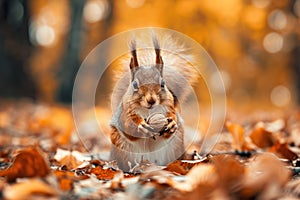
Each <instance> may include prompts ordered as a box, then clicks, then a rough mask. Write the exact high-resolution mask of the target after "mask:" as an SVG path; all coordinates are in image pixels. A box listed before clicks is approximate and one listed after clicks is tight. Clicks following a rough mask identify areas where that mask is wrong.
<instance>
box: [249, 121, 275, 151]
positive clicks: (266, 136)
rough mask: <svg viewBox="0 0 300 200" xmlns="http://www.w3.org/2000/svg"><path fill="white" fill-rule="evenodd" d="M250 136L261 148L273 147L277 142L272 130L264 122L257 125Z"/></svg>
mask: <svg viewBox="0 0 300 200" xmlns="http://www.w3.org/2000/svg"><path fill="white" fill-rule="evenodd" d="M249 137H250V138H251V140H252V142H253V143H254V144H255V145H256V146H257V147H259V148H266V147H271V146H273V145H274V144H275V143H276V138H275V137H274V136H273V134H272V132H269V131H267V130H266V129H265V127H264V124H263V123H262V122H261V123H257V124H256V125H255V127H254V128H253V130H252V131H251V133H250V135H249Z"/></svg>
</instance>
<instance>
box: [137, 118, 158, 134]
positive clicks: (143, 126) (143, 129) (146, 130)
mask: <svg viewBox="0 0 300 200" xmlns="http://www.w3.org/2000/svg"><path fill="white" fill-rule="evenodd" d="M138 132H139V133H141V134H142V137H143V138H148V137H154V138H155V133H154V129H153V128H152V127H151V126H150V125H149V124H147V123H146V122H145V121H143V122H141V123H140V124H139V125H138Z"/></svg>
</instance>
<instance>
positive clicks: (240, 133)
mask: <svg viewBox="0 0 300 200" xmlns="http://www.w3.org/2000/svg"><path fill="white" fill-rule="evenodd" d="M226 127H227V129H228V131H229V132H230V134H231V136H232V148H233V149H235V150H239V151H243V150H244V148H243V146H244V142H245V141H244V138H245V136H244V134H245V129H244V128H243V127H242V126H241V125H239V124H234V123H232V122H226Z"/></svg>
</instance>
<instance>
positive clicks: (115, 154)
mask: <svg viewBox="0 0 300 200" xmlns="http://www.w3.org/2000/svg"><path fill="white" fill-rule="evenodd" d="M168 41H170V40H168ZM152 43H153V47H154V49H149V48H147V49H141V50H140V51H139V50H138V49H137V48H136V44H137V43H136V40H131V44H130V59H129V61H130V63H129V69H130V71H129V72H127V73H125V74H124V76H123V77H122V78H121V79H120V80H119V82H118V83H117V85H116V86H115V89H114V93H113V95H112V107H113V116H112V119H111V123H110V126H111V134H110V137H111V143H112V145H111V152H110V157H111V160H116V161H117V163H118V166H119V168H120V169H122V170H123V171H130V170H131V169H132V167H133V165H134V164H136V163H139V162H141V161H143V160H148V161H150V162H152V163H155V164H157V165H167V164H168V163H169V162H172V161H174V160H176V159H179V158H180V157H182V156H183V155H184V127H183V119H182V117H181V114H180V102H182V101H183V100H184V99H185V97H186V96H187V94H188V91H187V85H189V84H192V83H193V82H194V81H195V80H196V78H197V77H196V73H195V71H193V67H192V66H191V64H190V63H189V61H188V60H185V57H184V55H183V56H182V54H185V53H186V52H187V51H186V50H185V49H184V47H182V46H180V45H176V44H174V43H175V42H173V41H171V43H172V46H173V47H174V48H173V49H172V50H170V51H164V50H165V49H162V48H161V47H160V43H159V40H158V38H157V36H155V35H153V36H152ZM169 47H170V46H169ZM163 53H164V55H162V54H163ZM153 54H154V55H153ZM151 60H152V61H151Z"/></svg>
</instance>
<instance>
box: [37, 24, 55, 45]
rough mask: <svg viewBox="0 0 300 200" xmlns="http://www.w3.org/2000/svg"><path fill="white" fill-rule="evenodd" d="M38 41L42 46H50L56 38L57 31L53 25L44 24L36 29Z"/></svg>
mask: <svg viewBox="0 0 300 200" xmlns="http://www.w3.org/2000/svg"><path fill="white" fill-rule="evenodd" d="M35 36H36V41H37V43H38V44H40V45H42V46H50V45H52V44H53V42H54V39H55V32H54V30H53V28H52V27H51V26H47V25H42V26H38V27H37V29H36V35H35Z"/></svg>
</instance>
